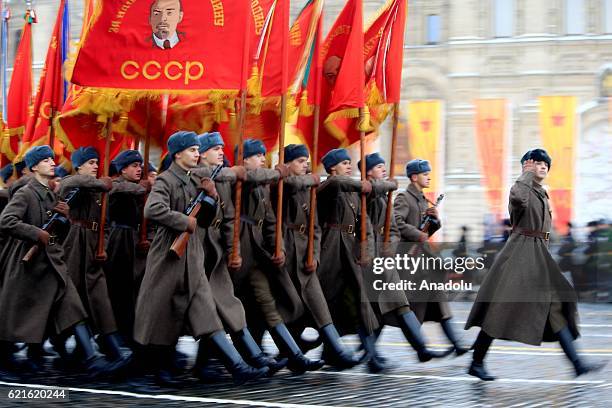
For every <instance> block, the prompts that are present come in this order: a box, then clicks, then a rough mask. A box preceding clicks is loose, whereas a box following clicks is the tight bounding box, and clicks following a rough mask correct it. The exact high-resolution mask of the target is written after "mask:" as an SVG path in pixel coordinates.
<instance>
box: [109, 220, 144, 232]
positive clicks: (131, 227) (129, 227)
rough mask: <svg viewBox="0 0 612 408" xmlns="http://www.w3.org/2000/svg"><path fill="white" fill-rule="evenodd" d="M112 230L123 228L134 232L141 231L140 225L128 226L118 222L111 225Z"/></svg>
mask: <svg viewBox="0 0 612 408" xmlns="http://www.w3.org/2000/svg"><path fill="white" fill-rule="evenodd" d="M111 228H123V229H133V230H138V229H140V225H126V224H119V223H118V222H114V221H113V222H112V223H111Z"/></svg>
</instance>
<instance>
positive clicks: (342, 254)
mask: <svg viewBox="0 0 612 408" xmlns="http://www.w3.org/2000/svg"><path fill="white" fill-rule="evenodd" d="M321 161H322V163H323V166H324V167H325V170H326V171H327V173H328V174H329V177H328V178H327V180H325V181H324V182H323V183H321V185H320V186H319V187H318V190H317V196H318V199H317V211H318V217H319V223H320V224H321V227H322V232H323V235H322V237H321V264H320V265H319V268H318V270H317V273H318V275H319V280H320V282H321V287H322V288H323V293H324V295H325V298H326V299H327V304H328V306H329V310H330V312H331V313H332V319H333V321H334V322H336V324H338V325H339V326H338V327H339V331H340V334H341V335H345V334H350V333H358V334H359V336H360V338H361V341H362V344H363V348H364V350H365V351H366V356H367V357H368V360H371V359H372V358H373V357H374V356H375V355H376V345H375V342H376V339H375V335H374V332H375V330H376V329H377V328H378V319H377V318H376V315H375V314H374V311H373V309H372V306H371V304H370V302H368V301H366V298H367V291H366V288H365V284H364V280H363V272H362V270H361V265H365V264H367V262H368V261H367V259H361V258H360V256H361V254H360V251H361V243H360V241H359V238H358V236H359V228H358V226H359V225H360V222H359V219H360V214H361V202H360V198H359V194H360V193H366V194H368V193H370V192H371V191H372V184H371V183H370V182H369V181H367V180H366V181H358V180H354V179H353V178H351V174H352V165H351V158H350V156H349V154H348V152H347V151H346V149H333V150H330V151H329V152H327V153H326V154H325V156H323V158H322V159H321ZM367 232H368V234H371V233H372V231H371V225H369V226H368V231H367Z"/></svg>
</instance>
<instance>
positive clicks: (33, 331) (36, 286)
mask: <svg viewBox="0 0 612 408" xmlns="http://www.w3.org/2000/svg"><path fill="white" fill-rule="evenodd" d="M25 161H26V165H27V167H28V168H29V169H30V171H32V173H33V176H32V177H30V181H29V182H28V184H26V185H25V186H23V187H22V188H20V189H19V190H18V191H17V192H16V193H15V196H14V197H13V198H12V199H11V201H10V202H9V204H8V205H7V206H6V208H5V209H4V211H3V212H2V215H1V216H0V231H1V232H2V233H4V234H6V236H7V237H8V238H7V242H6V250H7V251H8V253H7V256H6V258H5V260H6V262H5V263H4V264H3V265H2V266H1V268H3V269H4V271H3V272H2V273H0V275H2V276H3V278H4V279H3V284H2V287H1V290H0V310H2V319H0V343H1V344H0V349H1V350H0V354H2V355H1V356H0V364H2V363H5V362H6V361H7V359H9V360H10V357H11V356H10V355H7V354H6V350H8V349H10V343H14V342H25V343H28V344H32V345H34V347H32V348H31V349H32V350H39V351H40V350H42V347H40V344H41V343H42V342H43V341H44V339H45V338H46V337H47V336H53V335H58V334H60V333H62V332H64V331H66V330H72V331H73V334H74V335H75V338H76V342H77V345H78V347H79V348H80V351H81V355H82V356H83V359H84V360H83V362H84V365H85V367H86V369H87V370H89V371H90V372H91V373H92V374H100V373H104V372H112V371H115V370H117V369H119V368H121V367H123V366H124V365H125V364H126V361H116V362H114V363H108V362H107V361H105V360H104V359H103V358H102V357H101V356H99V355H98V354H96V353H95V351H94V348H93V345H92V343H91V338H90V333H89V328H88V327H87V325H86V324H85V323H84V321H85V320H86V319H87V314H86V312H85V309H84V307H83V304H82V303H81V300H80V299H79V295H78V292H77V290H76V288H75V287H74V284H73V283H72V280H71V279H70V277H69V276H68V271H67V269H66V264H65V263H64V250H63V247H62V245H61V242H60V240H61V238H62V237H60V236H58V235H57V234H58V230H57V229H55V228H54V227H53V228H50V229H49V230H46V229H43V226H44V225H45V224H46V223H47V221H49V220H50V219H51V218H52V217H54V216H55V217H57V215H54V214H61V215H62V216H63V217H64V218H63V220H64V222H67V220H66V217H68V214H69V210H70V208H69V207H68V205H67V204H66V203H65V202H62V201H58V199H57V196H56V195H55V193H54V192H53V186H51V185H50V184H49V181H50V180H51V179H52V178H53V177H54V168H55V162H54V154H53V151H52V150H51V148H50V147H49V146H37V147H33V148H31V149H30V150H29V151H28V152H27V153H26V156H25ZM60 224H62V223H60ZM33 246H35V247H36V248H37V251H36V253H35V255H34V256H33V257H32V258H31V259H30V260H29V261H28V262H27V264H26V263H25V262H24V261H23V258H24V256H25V255H26V254H27V253H28V251H30V248H32V247H33ZM7 345H9V346H7ZM29 357H30V360H31V363H32V364H33V365H34V367H36V366H38V365H39V364H40V362H41V360H40V356H33V355H29Z"/></svg>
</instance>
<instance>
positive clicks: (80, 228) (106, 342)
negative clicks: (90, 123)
mask: <svg viewBox="0 0 612 408" xmlns="http://www.w3.org/2000/svg"><path fill="white" fill-rule="evenodd" d="M71 160H72V167H73V168H74V169H75V170H76V173H77V174H76V175H74V176H68V177H66V178H64V179H62V181H61V183H60V196H61V197H62V199H66V198H67V197H68V196H69V195H71V194H74V191H75V189H76V190H77V191H78V192H77V193H76V196H75V198H74V199H73V200H72V201H71V203H70V231H69V232H68V235H67V236H66V240H65V242H64V252H65V254H66V258H65V259H66V267H67V269H68V274H69V275H70V277H71V278H72V281H73V282H74V285H75V287H76V288H77V290H78V291H79V295H80V296H81V300H82V302H83V305H84V306H85V308H86V309H87V312H88V314H89V316H90V322H91V324H92V329H93V330H94V332H95V333H98V334H100V337H99V338H98V343H99V344H100V346H101V347H100V349H101V350H102V351H103V352H105V354H106V355H107V356H108V357H109V358H110V359H112V360H120V359H124V357H123V354H122V352H121V349H120V343H121V341H120V338H119V335H118V334H117V324H116V323H115V317H114V314H113V308H112V306H111V302H110V299H109V296H108V288H107V286H106V277H105V275H104V271H103V270H102V264H101V262H100V261H98V260H96V250H97V247H98V237H99V233H98V229H99V228H100V207H101V200H100V198H101V197H100V196H101V193H102V192H104V191H110V189H111V188H112V185H113V183H112V180H111V178H110V177H102V178H100V179H97V178H96V176H97V173H98V160H99V156H98V152H97V151H96V149H94V148H93V147H81V148H79V149H77V150H76V151H74V152H73V153H72V155H71Z"/></svg>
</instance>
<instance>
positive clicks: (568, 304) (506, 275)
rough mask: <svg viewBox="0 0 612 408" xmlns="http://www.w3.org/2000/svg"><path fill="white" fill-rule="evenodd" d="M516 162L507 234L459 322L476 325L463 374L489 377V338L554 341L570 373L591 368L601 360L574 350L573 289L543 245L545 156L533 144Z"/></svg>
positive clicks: (547, 224) (547, 215)
mask: <svg viewBox="0 0 612 408" xmlns="http://www.w3.org/2000/svg"><path fill="white" fill-rule="evenodd" d="M521 164H522V166H523V174H521V176H520V177H519V178H518V179H517V180H516V182H515V183H514V185H513V186H512V188H511V189H510V203H509V206H508V207H509V211H510V220H511V222H512V234H511V235H510V238H509V239H508V241H507V242H506V244H505V246H504V247H503V249H502V250H501V251H500V253H499V254H498V256H497V258H496V259H495V262H494V263H493V265H492V266H491V269H490V270H489V272H488V273H487V275H486V277H485V279H484V281H483V282H482V285H481V286H480V290H479V291H478V295H477V297H476V301H475V303H474V305H473V307H472V311H471V312H470V315H469V317H468V320H467V322H466V324H465V328H466V330H467V329H469V328H470V327H473V326H478V327H480V328H481V330H480V333H479V334H478V338H477V339H476V342H475V343H474V356H473V360H472V364H471V366H470V368H469V371H468V373H469V374H471V375H473V376H476V377H478V378H480V379H481V380H485V381H491V380H494V379H495V377H493V376H492V375H490V374H489V373H488V372H487V370H486V369H485V367H484V363H483V361H484V358H485V355H486V353H487V351H488V349H489V346H490V345H491V343H492V342H493V339H503V340H513V341H518V342H521V343H526V344H531V345H540V344H541V342H543V341H558V342H559V343H560V344H561V348H562V349H563V351H564V352H565V355H566V356H567V358H568V359H569V360H570V361H571V363H572V364H573V366H574V370H575V373H576V376H579V375H582V374H585V373H588V372H590V371H597V370H599V369H601V368H602V367H603V364H588V363H586V362H584V361H583V360H582V359H581V358H580V357H579V356H578V354H577V353H576V349H575V347H574V345H573V341H574V339H576V338H577V337H578V336H579V333H578V327H577V324H578V311H577V308H576V293H575V290H574V288H573V287H572V286H571V285H570V284H569V282H568V281H567V280H566V279H565V277H564V276H563V275H562V274H561V270H560V269H559V266H558V265H557V263H556V262H555V260H554V259H553V258H552V256H551V254H550V252H549V250H548V237H549V234H550V228H551V210H550V203H549V201H548V200H549V199H548V194H547V193H546V190H544V188H543V187H542V182H543V181H544V179H545V178H546V176H547V175H548V171H549V170H550V165H551V158H550V156H549V155H548V153H546V151H544V150H542V149H535V150H530V151H528V152H527V153H525V155H524V156H523V157H522V159H521Z"/></svg>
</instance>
